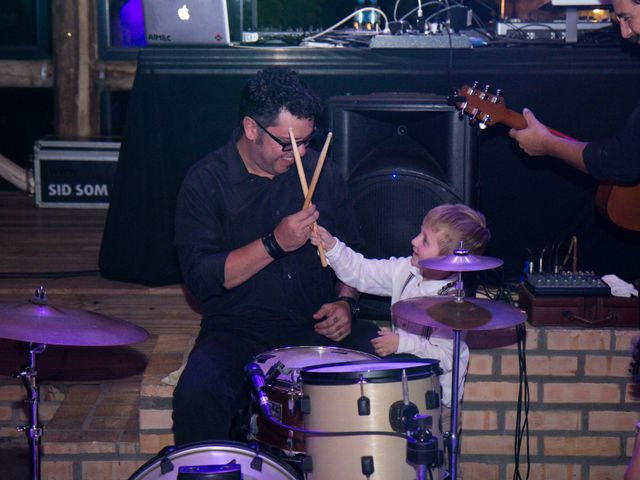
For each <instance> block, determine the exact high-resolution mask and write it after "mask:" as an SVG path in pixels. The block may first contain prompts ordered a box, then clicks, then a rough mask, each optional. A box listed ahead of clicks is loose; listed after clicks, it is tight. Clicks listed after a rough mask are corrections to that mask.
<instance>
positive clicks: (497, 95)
mask: <svg viewBox="0 0 640 480" xmlns="http://www.w3.org/2000/svg"><path fill="white" fill-rule="evenodd" d="M501 95H502V89H501V88H498V89H497V90H496V97H499V96H501Z"/></svg>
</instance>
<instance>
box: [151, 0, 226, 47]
mask: <svg viewBox="0 0 640 480" xmlns="http://www.w3.org/2000/svg"><path fill="white" fill-rule="evenodd" d="M142 7H143V9H144V29H145V37H146V39H147V44H149V45H209V46H215V45H229V44H230V43H231V41H230V38H229V16H228V14H227V1H226V0H143V2H142Z"/></svg>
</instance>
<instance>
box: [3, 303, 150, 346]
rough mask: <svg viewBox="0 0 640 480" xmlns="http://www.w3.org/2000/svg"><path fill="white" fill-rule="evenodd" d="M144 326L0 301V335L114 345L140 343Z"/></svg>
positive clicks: (145, 334)
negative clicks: (1, 302) (0, 302)
mask: <svg viewBox="0 0 640 480" xmlns="http://www.w3.org/2000/svg"><path fill="white" fill-rule="evenodd" d="M148 336H149V332H147V331H146V330H145V329H144V328H141V327H138V326H137V325H134V324H132V323H129V322H127V321H125V320H121V319H119V318H114V317H108V316H106V315H102V314H100V313H94V312H86V311H84V310H76V309H72V308H64V307H54V306H51V305H46V304H44V305H37V304H35V303H31V302H29V303H7V304H0V337H2V338H8V339H10V340H19V341H23V342H31V343H42V344H51V345H69V346H114V345H128V344H131V343H137V342H141V341H143V340H145V339H147V337H148Z"/></svg>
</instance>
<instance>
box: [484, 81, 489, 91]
mask: <svg viewBox="0 0 640 480" xmlns="http://www.w3.org/2000/svg"><path fill="white" fill-rule="evenodd" d="M484 93H489V84H488V83H487V84H486V85H485V86H484Z"/></svg>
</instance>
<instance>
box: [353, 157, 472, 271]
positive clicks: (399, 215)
mask: <svg viewBox="0 0 640 480" xmlns="http://www.w3.org/2000/svg"><path fill="white" fill-rule="evenodd" d="M391 164H393V162H391ZM349 190H350V192H351V198H352V200H353V205H354V209H355V213H356V218H357V222H358V229H359V231H360V235H361V237H362V239H363V240H364V242H365V244H366V256H367V257H369V258H388V257H391V256H396V257H401V256H407V255H410V254H411V244H410V242H411V239H412V238H413V237H415V236H416V235H417V234H418V231H419V230H420V226H421V224H422V219H423V218H424V216H425V215H426V214H427V212H428V211H429V210H430V209H431V208H433V207H435V206H437V205H441V204H443V203H458V202H462V199H460V198H459V197H458V196H457V195H456V194H455V192H454V191H453V190H452V189H451V188H450V187H449V186H448V185H446V184H445V183H443V182H441V181H440V180H437V179H435V178H433V177H430V176H429V175H426V174H424V173H420V172H413V171H406V170H398V169H387V170H378V171H375V172H373V173H369V174H366V175H363V176H360V177H356V178H354V179H353V180H351V181H350V182H349Z"/></svg>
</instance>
